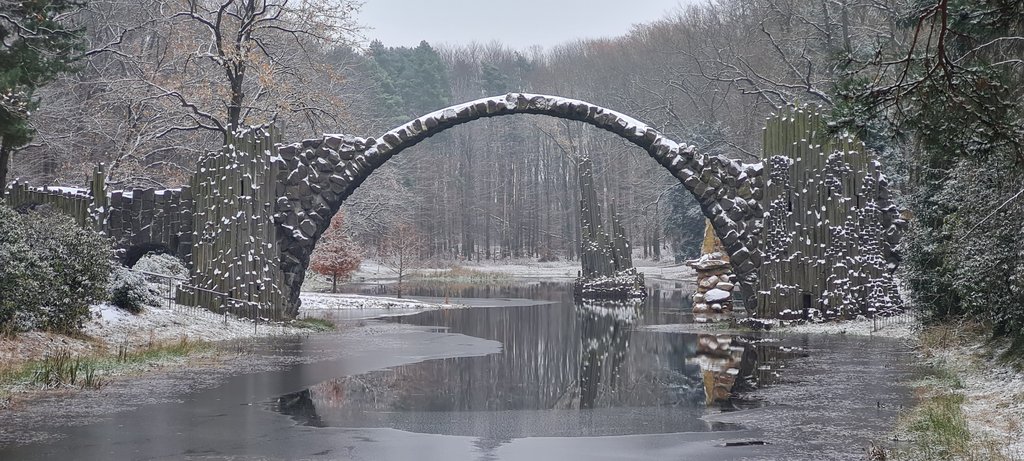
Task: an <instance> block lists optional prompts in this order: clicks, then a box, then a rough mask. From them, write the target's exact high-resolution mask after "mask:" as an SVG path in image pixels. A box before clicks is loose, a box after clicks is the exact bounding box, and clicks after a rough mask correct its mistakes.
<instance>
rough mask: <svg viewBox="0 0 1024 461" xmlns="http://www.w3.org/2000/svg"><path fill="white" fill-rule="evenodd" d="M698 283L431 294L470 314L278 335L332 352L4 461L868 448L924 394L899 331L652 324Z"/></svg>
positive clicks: (291, 345)
mask: <svg viewBox="0 0 1024 461" xmlns="http://www.w3.org/2000/svg"><path fill="white" fill-rule="evenodd" d="M349 288H350V289H356V288H358V287H349ZM690 289H691V288H688V287H684V286H681V285H673V284H666V283H654V284H652V285H651V289H650V296H649V297H648V298H647V299H646V300H645V301H643V302H638V303H632V304H612V303H601V304H586V305H580V304H575V303H574V302H573V299H572V292H571V286H570V285H569V284H568V283H566V282H523V283H504V284H489V285H451V284H436V283H435V284H422V285H419V286H413V287H410V289H408V290H407V293H409V295H408V296H410V297H413V298H416V299H422V300H443V299H444V298H449V299H450V300H451V301H452V302H456V303H460V304H465V305H468V306H469V307H468V308H464V309H443V310H433V311H427V312H421V313H416V314H412V315H407V316H396V317H389V318H387V319H383V320H371V321H366V320H361V321H359V322H361V323H366V325H364V326H362V327H353V328H352V329H351V330H350V331H349V332H348V333H347V334H339V335H321V336H312V337H308V338H289V339H277V340H269V341H267V342H266V343H265V344H263V346H261V347H262V349H260V350H261V351H262V352H261V353H264V354H267V355H272V354H277V355H293V356H317V357H320V356H323V358H322V359H321V358H317V359H316V360H313V361H311V362H309V363H297V364H295V365H292V366H286V367H281V369H277V370H270V371H262V372H259V373H248V374H241V375H237V376H231V377H228V378H226V379H225V380H224V381H223V382H221V383H218V384H217V385H215V386H213V387H211V388H208V389H199V390H196V391H194V392H191V393H188V394H185V395H180V396H178V397H177V399H176V401H174V402H170V403H167V402H164V403H154V404H149V405H141V406H139V407H138V408H135V409H132V410H129V411H123V412H118V413H115V414H113V415H111V416H109V417H105V418H101V419H100V420H99V421H96V422H93V423H91V424H87V425H85V426H74V427H61V428H59V429H57V430H56V432H58V433H60V435H62V436H63V438H61V439H60V440H55V441H54V440H49V441H46V442H40V443H35V444H25V445H18V446H10V447H6V448H0V459H47V458H55V457H59V456H62V455H71V454H74V455H75V456H74V457H75V458H76V459H86V458H89V459H113V457H118V458H121V457H127V458H159V457H164V458H179V457H189V458H192V459H236V458H248V457H255V458H260V459H262V458H263V457H267V458H272V459H273V458H281V459H293V458H303V457H310V458H316V459H536V458H540V459H549V458H552V459H553V458H570V459H571V458H577V457H579V458H582V457H589V458H593V459H665V458H668V457H672V458H679V457H689V456H694V455H696V454H699V455H700V456H701V457H702V458H706V459H734V458H740V457H744V458H763V459H777V458H779V457H784V458H789V459H800V458H803V459H823V458H822V457H821V456H822V455H823V454H829V456H828V458H830V459H843V458H848V459H862V458H863V453H864V452H863V447H864V446H866V445H867V444H868V443H869V442H870V441H872V440H881V439H884V438H885V436H886V434H887V431H888V430H889V428H891V427H892V425H893V421H894V417H895V415H896V412H897V410H898V407H899V406H900V405H903V404H905V403H907V402H909V398H910V395H909V392H908V391H907V389H906V388H905V387H903V386H902V385H900V384H899V383H900V382H902V381H903V380H904V378H905V377H906V376H909V375H910V374H912V373H913V370H912V369H911V367H910V366H909V360H903V359H901V357H905V356H906V354H907V353H908V352H909V351H908V350H907V349H906V347H905V346H902V345H900V344H897V343H895V342H892V341H888V340H884V339H881V338H829V337H814V336H812V337H808V336H792V337H787V336H779V335H751V334H727V333H722V334H709V333H680V332H667V331H664V330H663V329H658V328H653V327H654V326H657V325H665V324H689V323H692V322H693V321H694V319H693V316H692V315H691V314H690V313H689V310H690V306H689V302H688V295H689V291H690ZM324 314H327V315H330V312H325V313H324ZM339 314H340V315H342V316H343V317H344V318H349V317H351V312H343V313H339ZM361 331H362V333H359V332H361ZM366 331H369V332H370V333H366ZM373 332H376V333H373ZM325 351H328V352H327V353H325ZM331 351H333V352H337V354H332V353H330V352H331ZM739 396H742V397H739ZM143 428H145V429H143Z"/></svg>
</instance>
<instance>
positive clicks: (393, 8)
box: [359, 0, 692, 49]
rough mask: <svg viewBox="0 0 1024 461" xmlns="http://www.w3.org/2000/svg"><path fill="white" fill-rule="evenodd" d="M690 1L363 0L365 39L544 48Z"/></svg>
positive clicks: (623, 28) (612, 30)
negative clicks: (500, 44) (535, 46)
mask: <svg viewBox="0 0 1024 461" xmlns="http://www.w3.org/2000/svg"><path fill="white" fill-rule="evenodd" d="M690 2H692V0H625V1H624V0H431V1H427V0H365V3H364V4H363V8H362V11H361V12H360V14H359V19H360V22H361V23H362V24H363V25H364V26H367V27H368V29H367V30H366V31H364V32H363V35H365V36H366V38H367V40H373V39H379V40H380V41H381V42H384V44H385V45H387V46H402V45H404V46H415V45H416V44H418V43H419V42H420V40H426V41H427V42H429V43H431V44H441V43H448V44H455V45H462V44H466V43H470V42H474V41H475V42H478V43H482V44H486V43H489V42H491V41H493V40H498V41H500V42H502V43H505V44H506V45H509V46H512V47H513V48H518V49H526V48H528V47H530V46H531V45H541V46H543V47H544V48H550V47H551V46H553V45H557V44H559V43H563V42H566V41H570V40H574V39H578V38H598V37H616V36H620V35H623V34H626V33H627V32H629V30H630V28H631V27H632V26H633V24H638V23H644V22H649V21H652V20H655V19H659V18H661V17H663V16H664V15H665V14H666V13H668V12H670V11H673V10H675V9H676V7H677V6H679V5H680V4H686V3H690Z"/></svg>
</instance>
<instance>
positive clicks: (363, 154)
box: [274, 93, 763, 314]
mask: <svg viewBox="0 0 1024 461" xmlns="http://www.w3.org/2000/svg"><path fill="white" fill-rule="evenodd" d="M515 114H535V115H547V116H551V117H556V118H561V119H567V120H575V121H579V122H583V123H586V124H589V125H592V126H594V127H597V128H599V129H602V130H606V131H609V132H611V133H615V134H617V135H619V136H621V137H622V138H624V139H626V140H628V141H629V142H631V143H633V144H635V145H637V146H639V147H640V148H642V149H644V151H646V152H647V153H648V155H650V156H651V158H653V159H654V160H655V161H657V162H658V163H659V164H660V165H662V166H663V167H664V168H665V169H667V170H668V171H669V173H671V174H672V175H673V176H674V177H676V178H677V179H678V180H679V181H680V182H681V183H682V184H683V186H684V187H685V188H686V189H687V190H688V191H690V193H691V194H693V196H694V197H695V198H696V199H697V202H698V203H699V204H700V207H701V210H702V211H703V213H704V215H705V216H706V217H708V218H709V219H710V220H711V222H712V225H713V226H714V229H715V233H716V234H717V235H718V237H719V238H720V239H721V240H722V243H723V246H724V247H725V249H726V251H727V252H728V253H729V256H730V261H731V264H732V266H733V271H734V273H735V274H736V275H737V277H738V281H739V283H738V286H739V288H740V295H741V297H742V298H743V299H744V301H745V302H746V303H747V305H748V306H753V305H754V303H756V297H755V296H754V286H755V284H756V283H757V268H758V266H759V265H760V253H759V252H758V251H757V249H758V247H759V243H760V235H759V234H760V228H761V217H762V216H763V210H762V209H761V205H760V203H759V199H760V198H761V194H762V193H763V192H762V187H763V185H762V178H761V174H762V166H761V164H760V163H757V164H750V165H748V164H742V163H740V162H738V161H736V160H732V159H729V158H725V157H722V156H714V155H706V154H700V153H698V152H697V151H696V149H695V147H694V146H691V145H686V144H681V143H678V142H676V141H674V140H672V139H669V138H668V137H666V136H664V135H663V134H661V133H660V132H658V131H657V130H655V129H654V128H652V127H650V126H648V125H646V124H644V123H642V122H640V121H638V120H636V119H634V118H632V117H629V116H627V115H625V114H622V113H620V112H617V111H614V110H611V109H607V108H604V107H601V106H598V105H595V104H591V103H588V102H585V101H580V100H575V99H567V98H562V97H558V96H549V95H540V94H527V93H509V94H507V95H504V96H495V97H488V98H482V99H478V100H475V101H470V102H467V103H463V104H458V105H455V106H451V107H447V108H444V109H441V110H438V111H435V112H432V113H429V114H427V115H424V116H422V117H419V118H416V119H414V120H412V121H410V122H408V123H406V124H404V125H401V126H399V127H396V128H394V129H392V130H389V131H388V132H386V133H384V134H383V135H382V136H380V137H379V138H361V137H355V136H350V135H325V136H324V137H323V138H322V139H316V140H306V141H303V142H300V143H294V144H287V145H279V146H278V148H277V155H276V156H275V157H274V168H275V169H276V174H277V178H278V185H277V191H276V192H277V193H276V195H277V197H278V199H277V203H276V204H275V215H274V222H275V224H276V225H277V240H278V246H279V251H280V253H281V269H282V271H283V273H284V278H285V283H286V285H287V286H288V288H289V291H290V292H289V293H288V299H289V304H290V305H289V306H288V308H289V309H288V310H289V311H290V313H292V314H294V313H296V312H297V310H298V306H299V290H300V287H301V285H302V281H303V279H304V277H305V272H306V268H307V267H308V265H309V257H310V254H312V251H313V247H314V245H315V244H316V241H317V240H318V239H319V238H320V236H321V235H323V233H324V231H326V230H327V227H328V226H329V225H330V221H331V218H332V217H333V216H334V214H335V213H337V212H338V209H339V208H340V207H341V205H342V203H344V201H345V199H347V198H348V197H349V196H350V195H351V194H352V193H353V192H354V191H355V190H356V189H357V188H358V187H359V186H360V185H361V184H362V183H363V181H365V180H366V179H367V178H368V177H369V176H370V175H371V174H372V173H373V172H374V171H375V170H376V169H377V168H379V167H380V166H381V165H383V164H384V163H385V162H387V161H388V160H389V159H390V158H392V157H394V156H395V155H398V154H399V153H401V152H402V151H404V150H405V149H408V148H410V147H412V146H415V145H416V144H418V143H420V142H421V141H423V140H424V139H427V138H429V137H431V136H434V135H436V134H438V133H440V132H442V131H444V130H447V129H449V128H452V127H455V126H458V125H462V124H465V123H469V122H472V121H474V120H479V119H482V118H490V117H498V116H505V115H515Z"/></svg>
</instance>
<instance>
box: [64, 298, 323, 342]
mask: <svg viewBox="0 0 1024 461" xmlns="http://www.w3.org/2000/svg"><path fill="white" fill-rule="evenodd" d="M90 310H91V311H92V316H93V319H92V320H90V321H88V322H86V324H85V327H84V328H83V329H82V332H83V333H85V334H86V335H89V336H92V337H94V338H96V339H98V340H100V341H102V342H104V343H106V344H107V345H108V346H110V347H114V348H116V347H118V346H119V345H122V344H124V343H125V342H126V341H127V342H128V344H129V346H131V347H135V346H140V345H145V344H153V343H161V342H168V341H176V340H180V339H181V338H183V337H185V338H188V339H189V340H199V341H224V340H229V339H239V338H250V337H256V336H279V335H294V334H300V333H308V332H309V330H306V329H302V328H296V327H293V326H289V325H287V324H283V323H260V324H259V325H256V327H255V328H253V326H254V325H253V322H252V321H249V320H246V319H238V318H234V317H232V316H227V317H225V316H222V315H217V314H215V313H213V312H210V311H208V310H206V309H195V308H189V307H185V306H179V305H172V306H171V307H170V308H168V307H167V305H161V306H159V307H153V306H148V307H146V308H145V309H144V310H143V311H142V312H141V313H139V314H131V313H129V312H126V311H124V310H121V309H119V308H117V307H115V306H113V305H110V304H98V305H95V306H92V307H91V308H90Z"/></svg>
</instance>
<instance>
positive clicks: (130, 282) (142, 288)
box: [107, 267, 160, 314]
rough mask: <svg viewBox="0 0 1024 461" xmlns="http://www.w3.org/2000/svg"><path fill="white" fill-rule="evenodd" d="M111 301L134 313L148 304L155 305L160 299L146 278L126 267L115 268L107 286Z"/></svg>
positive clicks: (140, 310)
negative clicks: (151, 289) (154, 293)
mask: <svg viewBox="0 0 1024 461" xmlns="http://www.w3.org/2000/svg"><path fill="white" fill-rule="evenodd" d="M107 292H108V295H109V297H110V303H111V304H113V305H115V306H117V307H119V308H121V309H124V310H126V311H128V312H131V313H133V314H138V313H139V312H142V309H143V308H144V307H146V306H155V305H157V304H159V302H160V300H159V299H157V298H156V296H154V295H153V293H151V292H150V291H149V285H148V284H147V283H146V278H145V277H143V276H142V274H139V273H137V272H132V271H130V270H128V269H127V268H124V267H118V268H117V269H114V272H113V273H111V274H110V284H109V285H108V287H107Z"/></svg>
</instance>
